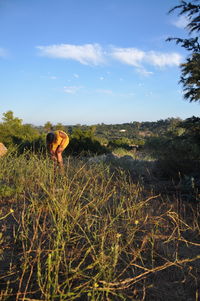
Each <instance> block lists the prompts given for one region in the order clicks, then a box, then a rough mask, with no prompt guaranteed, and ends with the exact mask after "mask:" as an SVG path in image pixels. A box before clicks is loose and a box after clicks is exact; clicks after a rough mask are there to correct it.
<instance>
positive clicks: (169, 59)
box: [145, 51, 182, 67]
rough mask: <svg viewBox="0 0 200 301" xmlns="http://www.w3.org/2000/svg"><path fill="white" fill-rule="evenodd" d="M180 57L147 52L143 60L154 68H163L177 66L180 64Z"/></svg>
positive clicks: (175, 54)
mask: <svg viewBox="0 0 200 301" xmlns="http://www.w3.org/2000/svg"><path fill="white" fill-rule="evenodd" d="M181 59H182V57H181V55H180V54H178V53H176V52H172V53H160V52H155V51H150V52H147V53H146V55H145V60H146V61H147V62H148V63H149V64H151V65H154V66H158V67H165V66H178V65H180V63H181Z"/></svg>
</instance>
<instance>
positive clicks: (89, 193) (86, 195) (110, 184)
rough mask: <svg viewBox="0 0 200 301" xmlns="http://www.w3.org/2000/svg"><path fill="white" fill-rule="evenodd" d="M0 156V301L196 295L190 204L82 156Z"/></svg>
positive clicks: (194, 219)
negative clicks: (61, 160) (55, 160)
mask: <svg viewBox="0 0 200 301" xmlns="http://www.w3.org/2000/svg"><path fill="white" fill-rule="evenodd" d="M0 160H1V161H0V164H1V169H0V181H1V182H0V183H1V185H2V187H4V189H0V201H1V204H2V212H1V216H0V223H1V232H0V233H2V234H1V237H2V238H1V241H0V248H1V253H2V258H1V264H2V266H3V267H4V268H3V269H1V270H0V289H1V292H2V293H1V295H0V300H24V301H25V300H47V301H54V300H55V301H57V300H60V301H61V300H95V301H97V300H99V301H104V300H180V294H181V293H180V292H181V291H182V296H183V295H184V296H186V299H187V298H190V297H191V298H193V300H196V301H197V300H198V299H197V298H198V296H199V292H198V286H199V280H198V273H199V265H198V263H199V260H200V258H199V250H200V244H199V242H198V238H199V232H200V227H199V213H198V209H199V208H198V205H196V208H194V206H190V205H188V204H187V205H186V204H184V206H183V208H181V210H180V206H177V203H180V200H178V199H177V195H176V194H174V195H170V196H166V199H165V197H164V196H162V195H161V194H155V193H154V191H153V189H150V190H149V189H148V188H145V186H144V183H143V184H140V183H139V182H138V183H134V182H133V180H132V178H131V177H130V175H128V174H127V172H125V171H123V170H116V169H113V168H112V166H106V165H104V164H102V163H98V164H90V163H89V162H87V161H85V160H82V159H81V158H72V157H69V158H67V159H66V160H65V173H64V176H62V175H61V174H60V173H59V170H57V171H56V174H54V168H53V164H52V162H51V161H50V160H49V158H48V157H46V156H40V157H39V156H36V155H34V154H31V153H26V154H23V155H21V156H17V155H15V154H12V156H7V157H4V158H2V159H0ZM169 198H171V201H169ZM186 211H187V214H186ZM6 252H8V253H9V254H10V256H7V254H8V253H6ZM169 284H170V285H171V287H170V288H169ZM186 286H187V287H186ZM174 288H176V290H175V292H174ZM160 296H162V297H163V298H160ZM172 297H173V298H172ZM12 298H14V299H12Z"/></svg>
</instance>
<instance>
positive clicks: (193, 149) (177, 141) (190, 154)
mask: <svg viewBox="0 0 200 301" xmlns="http://www.w3.org/2000/svg"><path fill="white" fill-rule="evenodd" d="M145 149H146V150H147V151H149V152H150V153H151V155H152V156H153V157H154V158H155V159H157V160H158V162H159V167H160V168H161V170H162V171H163V172H164V174H166V175H170V176H175V175H178V174H190V173H194V172H196V171H197V170H198V168H199V167H200V145H199V144H197V143H195V141H194V140H193V139H192V137H190V136H177V137H153V138H149V139H148V140H147V142H146V144H145Z"/></svg>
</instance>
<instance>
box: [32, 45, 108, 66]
mask: <svg viewBox="0 0 200 301" xmlns="http://www.w3.org/2000/svg"><path fill="white" fill-rule="evenodd" d="M36 48H37V49H39V51H40V55H42V56H47V57H52V58H62V59H71V60H76V61H78V62H79V63H81V64H84V65H99V64H102V63H103V62H104V57H103V51H102V48H101V46H100V45H99V44H85V45H70V44H60V45H50V46H37V47H36Z"/></svg>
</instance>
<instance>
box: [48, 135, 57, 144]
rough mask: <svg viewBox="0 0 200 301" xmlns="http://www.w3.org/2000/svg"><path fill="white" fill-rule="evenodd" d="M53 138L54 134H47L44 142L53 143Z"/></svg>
mask: <svg viewBox="0 0 200 301" xmlns="http://www.w3.org/2000/svg"><path fill="white" fill-rule="evenodd" d="M54 138H55V134H54V133H48V134H47V136H46V142H47V143H49V144H50V143H53V141H54Z"/></svg>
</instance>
